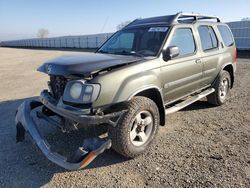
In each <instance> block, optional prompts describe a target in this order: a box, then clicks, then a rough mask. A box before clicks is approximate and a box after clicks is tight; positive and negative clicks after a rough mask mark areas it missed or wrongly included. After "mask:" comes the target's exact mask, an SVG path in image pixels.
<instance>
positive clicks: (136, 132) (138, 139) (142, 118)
mask: <svg viewBox="0 0 250 188" xmlns="http://www.w3.org/2000/svg"><path fill="white" fill-rule="evenodd" d="M152 131H153V117H152V115H151V114H150V112H148V111H141V112H139V113H138V114H137V115H136V116H135V118H134V119H133V123H132V127H131V130H130V141H131V142H132V144H133V145H135V146H141V145H143V144H145V143H146V142H147V141H148V140H149V138H150V136H151V134H152Z"/></svg>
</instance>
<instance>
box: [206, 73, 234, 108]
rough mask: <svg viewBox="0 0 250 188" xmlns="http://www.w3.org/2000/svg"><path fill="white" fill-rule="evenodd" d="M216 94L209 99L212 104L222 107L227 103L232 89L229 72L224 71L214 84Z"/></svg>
mask: <svg viewBox="0 0 250 188" xmlns="http://www.w3.org/2000/svg"><path fill="white" fill-rule="evenodd" d="M213 87H214V89H215V92H214V93H212V94H210V95H209V96H208V97H207V100H208V102H209V103H210V104H213V105H216V106H220V105H222V104H224V103H225V101H226V99H227V97H228V94H229V91H230V87H231V77H230V74H229V73H228V72H227V71H224V70H223V71H222V72H221V73H220V75H219V77H218V79H217V80H216V82H215V84H214V86H213Z"/></svg>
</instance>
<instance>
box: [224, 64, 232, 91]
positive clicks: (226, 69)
mask: <svg viewBox="0 0 250 188" xmlns="http://www.w3.org/2000/svg"><path fill="white" fill-rule="evenodd" d="M222 70H225V71H227V72H228V73H229V75H230V78H231V89H232V88H233V84H234V68H233V65H232V64H227V65H225V66H224V67H223V69H222Z"/></svg>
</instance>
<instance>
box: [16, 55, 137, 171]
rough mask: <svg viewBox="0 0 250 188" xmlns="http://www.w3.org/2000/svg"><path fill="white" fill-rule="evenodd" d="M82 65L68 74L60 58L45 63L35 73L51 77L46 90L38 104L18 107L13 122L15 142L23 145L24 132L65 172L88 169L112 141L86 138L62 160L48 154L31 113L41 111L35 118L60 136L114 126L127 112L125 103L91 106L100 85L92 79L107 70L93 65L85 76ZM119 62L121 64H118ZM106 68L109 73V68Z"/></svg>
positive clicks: (36, 101)
mask: <svg viewBox="0 0 250 188" xmlns="http://www.w3.org/2000/svg"><path fill="white" fill-rule="evenodd" d="M88 55H89V56H93V54H86V55H85V58H84V59H88V58H87V57H88ZM96 56H103V57H101V59H105V60H106V61H107V59H109V60H112V61H113V62H115V61H117V58H114V57H112V56H109V57H107V55H102V54H95V57H96ZM64 58H66V59H71V61H67V62H68V63H69V64H71V63H73V62H77V60H76V59H75V56H74V57H73V56H72V57H71V56H70V57H69V56H65V57H64ZM72 58H73V60H72ZM84 59H82V61H83V60H84ZM92 59H93V58H92ZM95 60H96V59H95ZM137 60H138V58H129V59H127V60H126V63H129V62H135V61H137ZM82 61H81V62H79V64H77V63H74V64H73V65H72V64H71V65H70V67H71V68H72V67H75V70H68V66H67V64H65V63H62V62H63V57H62V58H59V59H55V60H52V61H49V62H46V63H44V64H43V65H42V66H41V67H39V68H38V71H40V72H43V73H46V74H48V75H49V77H50V80H49V81H48V89H46V90H43V91H42V92H41V94H40V97H39V100H27V101H25V102H23V104H21V105H20V106H19V108H18V110H17V114H16V118H15V121H16V127H17V136H16V139H17V142H20V141H23V140H24V137H25V132H27V133H28V134H29V135H30V136H31V138H32V139H33V140H34V141H35V143H36V145H37V146H38V147H39V148H40V149H41V151H42V152H43V154H44V155H45V156H46V157H47V158H48V159H49V160H51V161H52V162H54V163H56V164H57V165H59V166H61V167H63V168H66V169H68V170H77V169H81V168H84V167H85V166H87V165H88V164H89V163H90V162H91V161H92V160H94V159H95V157H96V156H97V155H99V154H101V153H102V152H103V151H104V150H106V149H109V148H110V147H111V140H110V139H108V138H102V139H101V138H99V137H96V138H87V139H85V140H84V141H83V145H82V146H80V147H79V148H78V150H77V151H76V153H75V155H74V156H72V157H70V158H65V157H64V156H62V155H60V154H58V153H55V152H53V151H51V149H50V148H51V147H50V145H49V144H48V142H47V141H46V140H45V138H44V137H43V136H42V135H41V134H40V132H39V130H38V128H37V124H36V122H35V121H34V119H33V118H32V116H31V112H32V110H34V109H36V108H38V107H40V109H41V110H38V111H37V112H36V116H37V117H38V118H39V119H43V120H45V121H46V122H48V123H49V124H51V125H53V126H56V127H58V128H59V129H60V130H61V131H62V132H69V131H72V130H78V129H81V128H84V127H86V126H87V125H93V126H94V125H103V124H109V125H111V126H115V125H116V123H117V122H118V120H119V118H120V117H121V116H122V115H123V114H124V113H125V112H126V104H125V103H119V104H117V103H115V104H112V103H111V104H109V105H103V106H94V105H93V104H94V102H95V101H96V100H97V98H98V96H99V94H100V91H101V85H100V84H99V83H93V82H92V81H93V78H94V77H95V76H97V75H98V72H100V71H105V68H106V67H104V66H103V64H101V63H100V61H99V62H98V63H99V65H101V67H99V65H96V66H95V67H92V70H88V71H89V72H84V71H82V69H81V71H80V70H79V66H81V65H82V64H84V63H89V60H87V61H85V62H82ZM119 62H121V61H120V60H119ZM119 62H118V63H115V66H117V65H119ZM92 65H93V63H92ZM108 68H109V69H111V68H110V64H109V65H108ZM78 71H79V72H78ZM80 73H81V75H80ZM52 116H57V117H59V119H60V121H59V122H58V121H56V120H55V119H53V118H51V117H52Z"/></svg>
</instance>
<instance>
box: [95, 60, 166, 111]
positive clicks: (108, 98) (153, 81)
mask: <svg viewBox="0 0 250 188" xmlns="http://www.w3.org/2000/svg"><path fill="white" fill-rule="evenodd" d="M159 67H160V65H159V62H158V61H153V60H152V61H151V62H145V63H140V64H137V65H133V66H130V67H126V68H120V69H117V70H114V71H110V72H107V73H106V74H104V75H100V76H99V77H97V78H96V79H94V80H92V81H93V82H95V83H99V84H100V85H101V92H100V94H99V96H98V99H97V100H96V101H95V102H94V103H93V104H92V107H93V108H98V107H101V106H105V105H111V104H115V103H120V102H124V101H128V100H129V99H130V98H131V96H133V94H135V93H136V92H138V91H140V90H142V89H145V88H149V87H156V88H161V82H160V79H159V76H158V75H160V68H159Z"/></svg>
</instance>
